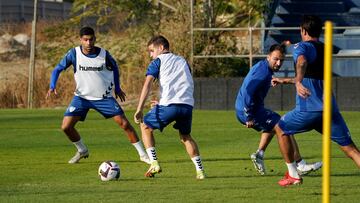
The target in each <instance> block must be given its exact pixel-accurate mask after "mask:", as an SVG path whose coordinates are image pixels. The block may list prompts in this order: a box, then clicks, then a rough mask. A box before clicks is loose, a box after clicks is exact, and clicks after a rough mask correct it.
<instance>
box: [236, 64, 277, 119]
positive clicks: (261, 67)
mask: <svg viewBox="0 0 360 203" xmlns="http://www.w3.org/2000/svg"><path fill="white" fill-rule="evenodd" d="M272 75H273V71H272V70H271V69H270V67H269V63H268V61H267V60H266V59H264V60H262V61H260V62H258V63H256V64H255V65H254V66H253V67H252V68H251V69H250V71H249V73H248V74H247V75H246V77H245V78H244V81H243V83H242V85H241V88H240V90H239V92H238V95H237V97H236V103H235V109H236V111H244V112H245V115H246V117H247V119H246V120H247V121H249V120H252V119H253V118H254V114H255V112H256V111H257V110H258V109H261V108H264V100H265V97H266V95H267V93H268V91H269V89H270V87H271V79H272Z"/></svg>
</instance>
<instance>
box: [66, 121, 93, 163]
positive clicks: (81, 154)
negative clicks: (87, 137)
mask: <svg viewBox="0 0 360 203" xmlns="http://www.w3.org/2000/svg"><path fill="white" fill-rule="evenodd" d="M80 118H81V117H80V116H65V117H64V119H63V122H62V125H61V129H62V131H64V133H65V134H66V136H67V137H68V138H69V140H70V141H71V142H72V143H73V144H74V145H75V147H76V148H77V152H76V153H75V156H73V157H72V158H71V159H70V160H69V162H68V163H70V164H74V163H78V162H79V161H80V159H83V158H84V159H85V158H88V157H89V150H88V149H87V147H86V146H85V145H84V143H83V142H82V140H81V137H80V134H79V133H78V132H77V130H76V129H75V125H76V123H77V122H78V121H79V120H80Z"/></svg>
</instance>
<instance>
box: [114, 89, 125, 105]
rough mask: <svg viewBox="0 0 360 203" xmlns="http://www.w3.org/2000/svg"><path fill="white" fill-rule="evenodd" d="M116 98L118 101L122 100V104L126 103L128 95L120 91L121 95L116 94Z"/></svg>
mask: <svg viewBox="0 0 360 203" xmlns="http://www.w3.org/2000/svg"><path fill="white" fill-rule="evenodd" d="M115 96H116V99H117V98H120V101H121V102H124V101H125V97H126V94H125V92H123V91H122V90H121V89H120V92H119V93H115Z"/></svg>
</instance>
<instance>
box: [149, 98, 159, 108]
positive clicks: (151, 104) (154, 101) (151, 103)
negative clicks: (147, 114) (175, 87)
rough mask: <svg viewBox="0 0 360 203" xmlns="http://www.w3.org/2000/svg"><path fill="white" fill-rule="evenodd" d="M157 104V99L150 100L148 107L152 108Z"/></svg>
mask: <svg viewBox="0 0 360 203" xmlns="http://www.w3.org/2000/svg"><path fill="white" fill-rule="evenodd" d="M158 104H159V101H157V100H152V101H150V107H151V108H153V107H154V106H156V105H158Z"/></svg>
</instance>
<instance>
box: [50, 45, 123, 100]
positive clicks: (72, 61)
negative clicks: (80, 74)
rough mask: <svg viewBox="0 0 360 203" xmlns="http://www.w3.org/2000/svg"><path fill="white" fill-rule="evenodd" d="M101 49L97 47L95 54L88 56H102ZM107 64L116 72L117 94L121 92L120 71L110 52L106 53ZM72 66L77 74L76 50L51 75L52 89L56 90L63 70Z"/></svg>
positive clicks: (68, 54) (69, 52) (63, 59)
mask: <svg viewBox="0 0 360 203" xmlns="http://www.w3.org/2000/svg"><path fill="white" fill-rule="evenodd" d="M100 51H101V48H99V47H95V53H94V54H89V55H86V57H89V58H96V57H97V56H98V55H99V54H100ZM105 62H106V66H107V67H111V68H112V70H113V72H114V86H115V93H119V92H120V85H119V84H120V83H119V69H118V66H117V64H116V61H115V60H114V58H113V57H112V56H111V55H110V53H109V52H108V51H106V57H105ZM70 65H73V67H74V73H75V72H76V50H75V48H72V49H70V50H69V51H68V52H67V53H66V54H65V56H64V57H63V58H62V59H61V61H60V63H58V64H57V65H56V67H55V69H54V70H53V72H52V74H51V79H50V89H55V87H56V82H57V80H58V78H59V75H60V73H61V72H62V71H63V70H66V69H67V68H68V67H69V66H70Z"/></svg>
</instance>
